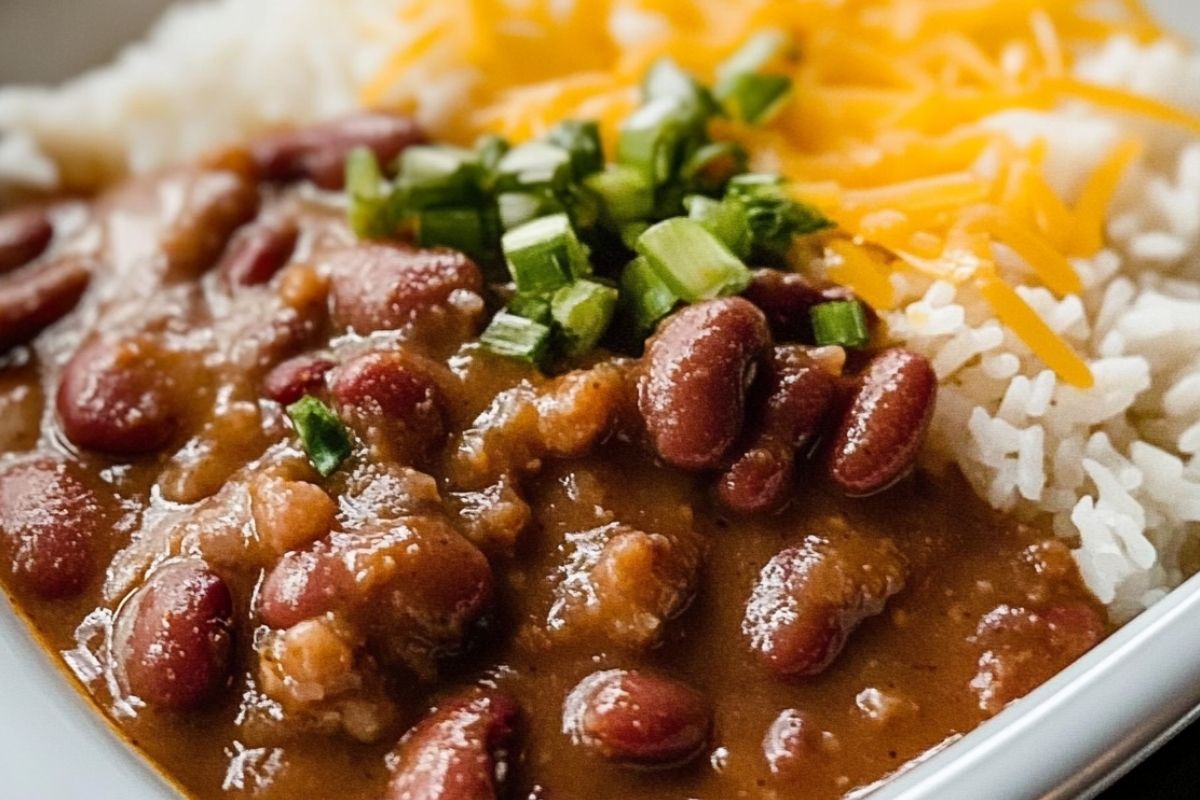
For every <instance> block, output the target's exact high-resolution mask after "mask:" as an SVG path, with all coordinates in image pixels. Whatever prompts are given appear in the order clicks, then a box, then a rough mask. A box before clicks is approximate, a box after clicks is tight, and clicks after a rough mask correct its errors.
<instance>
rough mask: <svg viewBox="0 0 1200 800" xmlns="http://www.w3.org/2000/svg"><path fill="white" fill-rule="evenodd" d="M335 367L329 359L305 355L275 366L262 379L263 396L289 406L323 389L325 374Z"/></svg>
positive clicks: (310, 354) (309, 354)
mask: <svg viewBox="0 0 1200 800" xmlns="http://www.w3.org/2000/svg"><path fill="white" fill-rule="evenodd" d="M334 366H335V364H334V362H333V360H332V359H330V358H326V357H325V356H322V355H315V354H312V353H307V354H305V355H302V356H296V357H295V358H289V359H288V360H287V361H281V362H280V363H278V364H276V365H275V366H274V367H273V368H272V369H271V371H270V372H268V373H267V376H266V377H265V378H263V394H264V395H266V396H267V397H268V398H269V399H271V400H274V401H275V402H276V403H282V404H283V405H285V406H286V405H291V404H292V403H294V402H296V401H297V400H299V399H300V398H301V397H303V396H304V395H306V394H316V393H318V392H320V391H321V390H322V389H323V388H324V387H325V374H326V373H327V372H329V370H331V369H333V368H334Z"/></svg>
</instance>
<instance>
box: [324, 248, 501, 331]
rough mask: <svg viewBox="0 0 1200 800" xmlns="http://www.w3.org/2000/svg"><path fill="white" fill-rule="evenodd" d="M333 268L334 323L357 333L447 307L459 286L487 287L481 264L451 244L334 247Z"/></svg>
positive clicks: (399, 323)
mask: <svg viewBox="0 0 1200 800" xmlns="http://www.w3.org/2000/svg"><path fill="white" fill-rule="evenodd" d="M329 269H330V274H331V276H332V285H331V287H330V300H331V304H332V310H333V321H334V324H336V325H338V326H339V327H343V328H350V329H352V330H354V331H356V332H357V333H371V332H372V331H383V330H395V329H398V328H402V327H404V326H405V325H408V324H409V323H412V322H415V321H417V320H418V319H419V318H420V317H421V316H423V315H426V314H429V313H431V312H436V311H438V310H439V309H441V310H443V311H445V310H447V309H448V308H449V307H450V305H451V303H452V302H453V299H454V298H453V297H452V295H453V294H454V293H455V292H460V291H465V292H471V293H473V294H475V295H478V294H479V293H480V292H482V291H483V275H482V273H480V271H479V267H477V266H475V263H474V262H472V261H471V260H470V259H469V258H467V257H466V256H464V255H463V254H462V253H457V252H454V251H453V250H419V249H414V248H411V247H392V246H389V245H382V244H374V245H361V246H359V247H354V248H351V249H347V250H342V251H339V252H338V253H335V254H334V255H333V256H331V257H330V259H329ZM480 310H482V309H480Z"/></svg>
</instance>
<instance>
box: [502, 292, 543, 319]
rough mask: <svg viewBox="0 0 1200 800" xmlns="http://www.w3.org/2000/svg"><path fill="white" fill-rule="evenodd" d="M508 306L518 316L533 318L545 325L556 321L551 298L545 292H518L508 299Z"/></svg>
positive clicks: (511, 312)
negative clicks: (552, 312) (551, 306)
mask: <svg viewBox="0 0 1200 800" xmlns="http://www.w3.org/2000/svg"><path fill="white" fill-rule="evenodd" d="M506 308H507V310H508V312H509V313H510V314H516V315H517V316H518V317H524V318H525V319H531V320H533V321H534V322H540V323H542V324H543V325H550V324H551V323H553V322H554V315H553V314H551V313H550V298H549V297H547V296H546V295H544V294H521V293H520V292H518V293H517V294H514V295H513V296H512V299H510V300H509V301H508V306H507V307H506Z"/></svg>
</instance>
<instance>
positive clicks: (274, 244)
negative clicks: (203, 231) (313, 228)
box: [218, 219, 300, 286]
mask: <svg viewBox="0 0 1200 800" xmlns="http://www.w3.org/2000/svg"><path fill="white" fill-rule="evenodd" d="M299 236H300V228H299V227H298V226H297V225H296V223H295V222H294V221H293V220H290V219H278V220H273V221H270V222H260V223H258V224H256V225H252V226H250V227H248V228H246V229H245V230H243V231H242V232H241V233H239V234H237V235H236V236H235V237H234V238H233V241H231V242H230V243H229V247H228V248H227V249H226V251H225V255H224V256H222V257H221V263H220V265H219V266H218V269H219V270H220V271H221V275H222V276H223V277H224V279H225V280H226V282H228V283H229V284H230V285H231V286H255V285H258V284H262V283H266V282H267V281H269V280H271V278H272V277H274V275H275V273H276V272H278V271H279V270H280V269H282V268H283V265H284V264H286V263H287V262H288V259H290V258H291V257H292V252H293V251H294V250H295V249H296V240H297V239H298V238H299Z"/></svg>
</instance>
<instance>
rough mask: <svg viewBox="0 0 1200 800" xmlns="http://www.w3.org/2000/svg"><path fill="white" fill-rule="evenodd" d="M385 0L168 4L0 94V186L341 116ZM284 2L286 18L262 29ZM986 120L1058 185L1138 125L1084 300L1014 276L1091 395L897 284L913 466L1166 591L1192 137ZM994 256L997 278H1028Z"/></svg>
mask: <svg viewBox="0 0 1200 800" xmlns="http://www.w3.org/2000/svg"><path fill="white" fill-rule="evenodd" d="M393 7H394V4H393V3H391V2H390V0H354V2H348V3H330V2H328V1H327V0H219V1H218V2H211V3H206V4H202V5H196V6H189V7H184V8H181V9H179V10H177V11H175V12H173V13H172V14H170V15H168V17H167V18H166V19H165V20H164V21H163V23H162V24H161V25H160V26H159V27H158V28H157V29H156V30H155V32H154V33H153V34H152V35H151V36H150V37H149V39H148V40H147V42H146V43H144V44H142V45H139V46H137V47H134V48H132V49H130V50H129V51H128V52H126V53H125V54H124V55H123V56H122V57H121V58H120V59H119V60H118V61H117V62H116V63H115V64H114V65H113V66H111V67H109V68H106V69H103V70H100V71H98V72H96V73H93V74H91V75H88V76H85V77H83V78H80V79H78V80H76V81H74V82H72V83H70V84H68V85H66V86H65V87H63V88H61V89H56V90H52V91H33V90H19V91H18V90H4V91H0V129H8V130H9V131H10V132H15V133H16V135H10V136H9V137H8V138H6V139H4V140H3V141H0V186H3V185H4V183H5V182H8V183H10V184H12V183H23V184H32V185H40V186H50V185H53V184H54V182H55V181H56V180H62V181H63V182H65V183H67V184H69V185H75V186H78V185H88V184H91V183H95V182H96V181H98V180H101V179H103V178H105V177H108V176H110V175H112V174H115V173H118V172H120V171H122V170H125V169H131V170H133V171H141V170H145V169H149V168H152V167H156V166H159V165H161V164H164V163H169V162H172V161H176V160H179V159H183V158H187V157H190V156H192V155H194V154H196V153H197V152H199V151H201V150H203V149H205V148H208V147H210V146H213V145H216V144H219V143H222V142H224V141H228V140H232V139H237V138H239V137H242V136H244V135H247V134H250V133H253V132H254V131H257V130H260V129H262V128H263V127H266V126H270V125H273V124H278V123H280V122H304V121H307V120H312V119H317V118H320V117H324V116H328V115H332V114H337V113H340V112H343V111H345V110H347V109H350V108H352V107H354V105H355V91H354V90H355V87H356V86H358V85H360V84H361V83H362V81H363V80H364V79H365V78H366V77H367V76H368V75H369V74H370V73H371V71H372V70H373V68H374V67H375V66H376V65H378V63H379V60H380V59H381V58H382V57H383V56H384V53H383V52H382V50H381V49H380V48H381V47H382V45H372V44H371V42H372V41H378V40H373V39H372V38H371V37H370V36H369V35H364V31H368V32H369V31H370V30H371V29H373V28H372V26H379V25H384V24H385V22H383V21H382V20H384V18H385V17H386V12H387V11H388V9H390V8H393ZM281 15H283V16H286V18H287V22H286V24H276V23H277V21H278V20H279V19H281ZM626 22H629V21H628V20H626ZM247 31H249V32H250V33H249V35H247V34H246V32H247ZM314 42H316V43H317V44H315V45H314V44H313V43H314ZM1077 72H1078V73H1079V74H1080V75H1081V76H1083V77H1086V78H1088V79H1089V80H1093V81H1097V82H1100V83H1106V84H1111V85H1117V86H1123V87H1128V88H1131V89H1134V90H1136V91H1139V92H1142V93H1145V94H1148V95H1152V96H1155V97H1159V98H1162V99H1165V100H1168V101H1170V102H1172V103H1174V104H1176V105H1179V106H1183V107H1186V108H1190V109H1192V110H1195V111H1200V57H1196V56H1193V55H1190V54H1188V53H1187V52H1185V51H1183V50H1182V49H1180V48H1179V47H1178V46H1177V45H1175V44H1172V43H1167V42H1160V43H1157V44H1153V45H1150V46H1143V45H1139V44H1136V43H1135V42H1133V41H1131V40H1127V39H1121V38H1117V39H1113V40H1111V41H1110V42H1109V43H1108V44H1107V45H1106V46H1105V47H1103V48H1102V49H1101V50H1100V51H1099V52H1096V53H1094V54H1092V55H1090V56H1088V57H1086V58H1084V59H1083V60H1082V62H1081V63H1080V64H1079V65H1078V67H1077ZM466 82H467V78H465V77H464V76H462V75H450V76H441V77H440V78H439V80H428V81H426V83H425V84H424V85H423V88H422V90H421V91H419V92H414V94H415V95H416V96H417V99H418V104H417V112H418V114H419V115H422V116H423V117H424V119H425V121H426V122H427V123H433V126H434V128H435V129H436V125H437V121H438V120H439V119H440V118H441V115H442V114H443V113H444V111H445V109H446V108H448V107H450V106H452V105H453V104H454V103H455V102H456V101H457V99H458V98H460V97H461V96H462V91H463V89H464V87H465V85H466ZM987 124H988V125H990V126H992V127H994V128H997V129H1002V130H1004V131H1007V132H1008V133H1009V134H1011V136H1012V137H1013V138H1014V139H1016V140H1018V141H1028V140H1030V139H1031V138H1033V137H1035V136H1036V137H1041V138H1043V139H1044V140H1045V141H1046V142H1047V144H1048V147H1049V151H1048V155H1047V157H1046V164H1047V168H1048V170H1049V178H1050V180H1051V182H1052V183H1053V185H1054V186H1055V188H1056V189H1057V190H1058V191H1059V192H1060V194H1061V195H1062V196H1064V197H1065V198H1067V199H1071V198H1073V197H1074V196H1075V194H1076V193H1077V192H1078V190H1079V187H1080V186H1081V184H1082V182H1083V180H1084V178H1085V176H1086V175H1087V174H1089V173H1090V171H1091V170H1093V169H1094V168H1095V167H1096V165H1097V164H1098V163H1099V161H1100V160H1101V159H1102V158H1103V157H1104V155H1105V154H1106V153H1107V152H1108V150H1109V148H1110V147H1111V146H1112V145H1113V144H1114V143H1115V142H1116V141H1118V140H1119V139H1120V138H1122V137H1124V136H1127V135H1130V134H1133V133H1136V134H1137V135H1138V136H1139V137H1140V138H1141V139H1143V140H1144V141H1145V142H1146V144H1147V151H1146V157H1145V158H1144V159H1143V161H1142V162H1141V166H1139V167H1138V168H1136V169H1135V170H1132V171H1131V173H1130V174H1129V175H1127V176H1126V178H1125V179H1124V181H1123V183H1122V186H1121V187H1120V190H1119V193H1118V197H1117V199H1116V201H1115V208H1114V210H1113V213H1112V214H1111V218H1110V220H1109V226H1108V230H1109V242H1110V247H1109V249H1106V250H1104V251H1103V252H1101V253H1100V254H1098V255H1097V256H1095V257H1094V258H1091V259H1087V260H1077V261H1075V266H1076V268H1077V270H1078V272H1079V273H1080V276H1081V277H1082V280H1083V284H1084V286H1085V289H1084V292H1083V294H1082V295H1081V296H1078V297H1076V296H1069V297H1065V298H1063V299H1061V300H1057V299H1055V298H1054V296H1053V295H1052V294H1051V293H1050V292H1048V291H1047V290H1045V289H1040V288H1031V289H1021V290H1020V292H1021V294H1022V296H1023V297H1024V298H1025V299H1026V300H1027V301H1028V302H1029V303H1030V304H1031V305H1032V306H1033V307H1034V308H1035V310H1036V311H1037V312H1038V313H1039V314H1040V315H1041V316H1042V318H1043V319H1044V320H1045V321H1046V323H1047V324H1048V325H1049V326H1050V327H1051V328H1052V329H1053V330H1055V331H1056V332H1058V333H1059V334H1060V335H1062V336H1063V337H1064V338H1066V339H1067V340H1068V341H1069V342H1070V343H1071V344H1072V345H1073V346H1074V347H1075V348H1076V349H1077V350H1078V351H1079V352H1080V353H1082V354H1083V355H1084V356H1085V357H1086V358H1087V359H1088V360H1089V362H1090V364H1091V367H1092V371H1093V373H1094V375H1095V379H1096V385H1095V388H1093V389H1092V390H1090V391H1086V392H1085V391H1080V390H1078V389H1075V388H1073V387H1071V386H1068V385H1065V384H1063V383H1062V382H1060V381H1059V380H1058V379H1057V378H1056V376H1055V375H1054V374H1053V373H1052V372H1050V371H1049V370H1047V369H1046V368H1045V366H1044V365H1043V364H1042V363H1041V362H1040V361H1039V360H1038V359H1037V358H1035V357H1034V356H1033V354H1032V353H1031V352H1030V350H1029V349H1028V348H1027V347H1026V346H1025V345H1024V344H1023V343H1022V342H1021V341H1019V340H1018V339H1017V338H1016V337H1015V336H1014V335H1013V334H1012V333H1011V332H1009V331H1007V330H1006V329H1005V328H1003V327H1002V326H1001V325H999V324H998V323H997V322H996V321H995V320H994V319H993V318H992V315H991V313H990V311H989V309H988V307H987V306H986V304H984V303H983V301H982V299H981V298H980V297H979V296H978V294H977V293H976V292H975V291H974V290H973V289H971V288H970V287H969V286H968V287H966V288H960V289H956V288H955V287H954V286H952V285H951V284H949V283H945V282H932V283H929V282H926V283H921V282H920V281H921V279H919V278H914V277H912V276H908V275H905V276H903V277H897V279H896V284H897V285H896V288H897V290H898V292H899V294H900V296H902V297H904V298H906V303H905V304H903V305H902V307H901V308H900V309H899V310H897V311H895V312H892V313H890V314H889V315H888V322H889V324H890V327H891V330H892V332H893V333H894V334H895V336H896V337H897V338H899V339H901V340H903V341H904V342H905V343H906V345H907V346H908V347H910V348H912V349H914V350H916V351H918V352H921V353H924V354H925V355H927V356H928V357H929V358H930V359H931V361H932V363H933V364H934V367H935V369H936V371H937V374H938V376H939V378H940V379H941V381H942V391H941V394H940V398H939V403H938V408H937V412H936V415H935V419H934V422H933V435H932V436H931V446H930V447H929V448H927V451H928V452H927V460H928V463H929V465H930V466H931V467H933V468H939V467H944V466H946V465H950V464H954V465H957V467H958V468H959V469H961V471H962V472H963V473H964V474H965V475H966V477H967V479H968V480H969V481H970V482H971V484H972V485H973V486H974V487H975V489H976V490H977V491H978V493H979V494H980V496H981V497H983V498H985V499H986V500H987V501H988V502H989V503H991V504H992V505H993V506H995V507H996V508H998V509H1003V510H1006V511H1011V512H1013V513H1015V514H1017V515H1019V516H1021V517H1023V518H1029V519H1033V518H1037V517H1040V516H1042V515H1048V516H1049V517H1050V519H1051V521H1052V524H1053V529H1054V530H1055V532H1056V533H1057V534H1058V535H1060V536H1062V537H1064V538H1065V539H1067V540H1069V541H1070V542H1071V543H1072V545H1073V546H1074V547H1075V550H1074V553H1075V556H1076V559H1077V561H1078V563H1079V567H1080V570H1081V572H1082V574H1083V577H1084V579H1085V580H1086V582H1087V584H1088V585H1089V586H1090V587H1091V589H1092V590H1093V591H1094V592H1095V593H1096V595H1097V596H1098V597H1099V598H1100V600H1102V601H1103V602H1104V603H1106V604H1108V605H1109V608H1110V610H1111V613H1112V615H1113V617H1114V619H1116V620H1123V619H1126V618H1128V617H1130V616H1132V615H1133V614H1136V613H1137V612H1138V611H1140V610H1141V609H1143V608H1144V607H1146V606H1147V605H1149V604H1150V603H1153V602H1154V601H1155V600H1157V599H1158V598H1160V597H1162V596H1163V594H1165V593H1166V591H1167V590H1169V589H1170V588H1171V587H1173V586H1175V585H1177V584H1179V583H1180V582H1181V581H1182V580H1183V578H1184V577H1186V573H1187V572H1188V571H1189V569H1194V568H1195V566H1197V565H1195V564H1193V565H1191V566H1190V567H1189V565H1188V563H1187V561H1188V559H1189V558H1190V557H1193V558H1194V556H1189V555H1188V551H1189V549H1190V550H1192V551H1193V552H1200V525H1198V523H1200V141H1197V140H1196V139H1195V138H1194V137H1189V136H1186V135H1184V134H1182V133H1181V132H1180V131H1178V130H1174V129H1167V128H1164V127H1163V126H1157V125H1153V124H1150V123H1148V122H1146V121H1143V120H1137V119H1133V118H1123V117H1118V116H1114V115H1110V114H1106V113H1102V112H1099V111H1097V110H1095V109H1094V108H1091V107H1088V106H1084V105H1071V106H1068V107H1065V108H1062V109H1060V110H1056V111H1053V112H1033V111H1020V112H1006V113H1003V114H999V115H997V116H995V117H993V118H991V119H990V120H988V121H987ZM39 153H44V154H46V156H49V157H48V158H43V157H40V156H38V154H39ZM997 249H998V250H999V252H997V254H996V255H997V261H998V263H999V264H1000V265H1001V266H1002V267H1003V268H1004V269H1005V270H1006V271H1008V272H1010V273H1012V274H1013V275H1014V276H1019V275H1021V274H1023V273H1026V272H1027V271H1028V269H1027V266H1026V265H1024V264H1022V263H1021V262H1020V259H1019V258H1018V257H1017V256H1016V255H1015V254H1014V253H1012V252H1009V251H1007V250H1005V249H1003V248H997ZM964 431H965V432H966V434H965V437H966V438H965V440H964V438H963V437H964V434H963V432H964Z"/></svg>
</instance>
